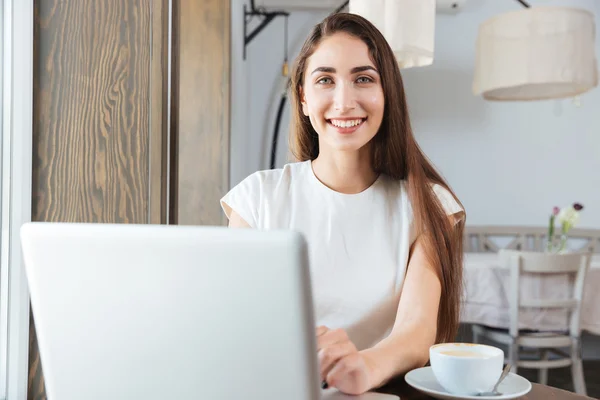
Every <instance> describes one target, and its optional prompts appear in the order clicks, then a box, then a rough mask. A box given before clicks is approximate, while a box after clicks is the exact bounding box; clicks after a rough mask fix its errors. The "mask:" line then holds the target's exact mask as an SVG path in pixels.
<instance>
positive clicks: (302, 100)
mask: <svg viewBox="0 0 600 400" xmlns="http://www.w3.org/2000/svg"><path fill="white" fill-rule="evenodd" d="M300 103H301V104H302V113H303V114H304V115H305V116H307V117H308V106H307V105H306V96H304V89H303V88H302V86H300Z"/></svg>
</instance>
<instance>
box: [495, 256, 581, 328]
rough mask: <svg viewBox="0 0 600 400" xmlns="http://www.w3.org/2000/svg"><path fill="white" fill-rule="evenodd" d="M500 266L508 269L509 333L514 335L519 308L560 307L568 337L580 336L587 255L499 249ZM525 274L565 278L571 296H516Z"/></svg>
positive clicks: (517, 326)
mask: <svg viewBox="0 0 600 400" xmlns="http://www.w3.org/2000/svg"><path fill="white" fill-rule="evenodd" d="M498 255H499V257H500V261H501V263H502V265H503V267H505V268H508V269H509V270H510V285H509V288H510V289H509V294H508V300H509V304H510V306H509V307H510V334H511V336H513V337H515V336H517V334H518V332H519V313H520V309H521V308H563V309H567V310H568V311H569V314H570V316H569V334H570V335H571V336H578V335H579V333H580V321H581V303H582V299H583V287H584V282H585V276H586V274H587V272H588V270H589V268H590V262H591V258H592V253H591V252H574V253H566V254H553V253H544V252H531V251H518V250H507V249H501V250H500V251H499V253H498ZM525 274H530V275H539V276H540V278H543V276H547V275H550V274H560V275H569V278H573V277H574V279H569V280H568V282H570V283H572V288H570V289H571V290H569V293H570V294H571V296H570V297H569V298H565V299H548V298H535V299H533V298H532V299H523V298H521V296H520V292H521V290H520V289H521V278H522V277H523V276H524V275H525Z"/></svg>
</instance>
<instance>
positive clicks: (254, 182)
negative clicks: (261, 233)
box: [220, 173, 262, 228]
mask: <svg viewBox="0 0 600 400" xmlns="http://www.w3.org/2000/svg"><path fill="white" fill-rule="evenodd" d="M261 186H262V185H261V179H260V176H259V174H257V173H254V174H252V175H250V176H248V177H247V178H246V179H244V180H243V181H242V182H240V183H239V184H237V185H236V186H234V187H233V188H232V189H231V190H230V191H229V192H228V193H227V194H226V195H225V196H223V198H221V201H220V203H221V208H222V209H223V212H225V215H226V216H227V218H228V219H230V218H231V212H232V211H235V212H236V213H237V214H238V215H239V216H240V217H242V218H243V219H244V221H246V222H247V223H248V225H250V226H251V227H252V228H257V227H258V210H259V207H260V191H261Z"/></svg>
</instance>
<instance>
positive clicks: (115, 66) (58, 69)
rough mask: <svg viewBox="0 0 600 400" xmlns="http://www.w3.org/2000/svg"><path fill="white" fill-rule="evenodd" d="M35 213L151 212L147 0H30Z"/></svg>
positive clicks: (118, 215)
mask: <svg viewBox="0 0 600 400" xmlns="http://www.w3.org/2000/svg"><path fill="white" fill-rule="evenodd" d="M35 6H36V11H37V18H36V24H37V25H38V27H39V30H38V35H37V37H36V39H35V40H36V41H37V46H36V56H37V60H36V61H37V62H36V65H35V66H34V68H35V70H34V75H35V78H34V88H35V89H34V91H35V95H34V119H35V121H34V138H33V140H34V173H33V186H34V202H33V217H34V218H35V219H36V220H41V221H69V222H70V221H73V222H79V221H83V222H120V223H145V222H147V221H148V203H149V201H148V193H149V191H148V176H149V128H150V126H149V121H150V118H149V116H150V109H151V104H150V100H151V97H150V90H149V88H150V68H151V65H150V62H151V48H150V47H151V44H150V27H151V12H150V11H151V8H150V7H151V3H149V2H148V0H105V1H94V0H68V1H58V0H43V1H42V0H37V1H36V2H35Z"/></svg>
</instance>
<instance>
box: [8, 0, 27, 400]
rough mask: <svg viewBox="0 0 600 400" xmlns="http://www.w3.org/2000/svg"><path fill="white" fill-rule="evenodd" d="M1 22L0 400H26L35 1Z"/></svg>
mask: <svg viewBox="0 0 600 400" xmlns="http://www.w3.org/2000/svg"><path fill="white" fill-rule="evenodd" d="M0 20H1V21H2V23H1V31H0V61H1V62H0V93H1V98H2V110H1V112H0V145H1V147H0V171H1V173H0V188H1V191H0V193H1V195H0V226H1V229H0V399H7V400H25V399H26V398H27V378H28V351H29V293H28V289H27V281H26V278H25V273H24V270H23V268H22V260H21V242H20V239H19V230H20V227H21V225H22V224H23V223H24V222H27V221H30V220H31V160H32V157H31V137H32V112H33V0H25V1H23V0H4V1H3V2H2V4H1V5H0Z"/></svg>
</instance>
